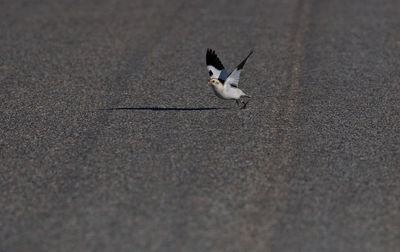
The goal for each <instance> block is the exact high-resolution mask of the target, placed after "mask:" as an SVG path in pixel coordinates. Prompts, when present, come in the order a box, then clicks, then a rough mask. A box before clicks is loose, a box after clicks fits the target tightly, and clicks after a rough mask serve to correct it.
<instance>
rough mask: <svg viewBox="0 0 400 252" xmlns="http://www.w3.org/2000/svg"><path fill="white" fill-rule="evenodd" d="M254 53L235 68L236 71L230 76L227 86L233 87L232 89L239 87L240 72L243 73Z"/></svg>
mask: <svg viewBox="0 0 400 252" xmlns="http://www.w3.org/2000/svg"><path fill="white" fill-rule="evenodd" d="M252 53H253V51H251V52H250V53H249V55H247V57H246V58H245V59H244V60H243V61H242V62H241V63H240V64H239V65H238V66H237V67H236V68H235V70H233V72H232V73H230V74H229V76H228V78H227V79H226V82H225V84H226V85H231V86H232V87H238V86H239V78H240V72H242V69H243V66H244V64H246V61H247V59H248V58H249V57H250V55H251V54H252Z"/></svg>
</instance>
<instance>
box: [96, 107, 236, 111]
mask: <svg viewBox="0 0 400 252" xmlns="http://www.w3.org/2000/svg"><path fill="white" fill-rule="evenodd" d="M228 109H231V108H218V107H200V108H188V107H182V108H176V107H171V108H164V107H132V108H129V107H119V108H102V109H98V110H106V111H112V110H136V111H140V110H142V111H143V110H144V111H206V110H228Z"/></svg>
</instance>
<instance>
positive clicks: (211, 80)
mask: <svg viewBox="0 0 400 252" xmlns="http://www.w3.org/2000/svg"><path fill="white" fill-rule="evenodd" d="M208 85H222V83H221V82H220V81H219V80H218V79H214V78H213V79H210V80H209V81H208Z"/></svg>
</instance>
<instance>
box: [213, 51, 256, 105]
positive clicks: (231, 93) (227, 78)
mask: <svg viewBox="0 0 400 252" xmlns="http://www.w3.org/2000/svg"><path fill="white" fill-rule="evenodd" d="M252 53H253V52H252V51H251V52H250V53H249V55H248V56H247V57H246V58H245V59H244V60H243V61H242V62H241V63H240V64H239V65H238V66H237V67H236V68H235V70H233V71H232V72H231V73H230V74H228V73H227V71H226V70H225V67H224V65H222V63H221V61H220V60H219V58H218V56H217V54H216V53H215V51H213V50H211V49H207V54H206V64H207V69H208V74H209V76H210V80H209V81H208V84H209V85H211V87H212V88H213V90H214V93H215V94H216V95H217V96H218V97H219V98H222V99H226V100H236V104H237V105H238V106H240V104H242V107H241V108H246V105H247V102H248V101H247V102H244V101H243V99H242V98H243V97H247V98H250V96H249V95H247V94H245V93H244V92H243V91H242V90H240V89H239V88H238V87H239V79H240V73H241V72H242V70H243V66H244V64H245V63H246V61H247V59H248V58H249V57H250V55H251V54H252Z"/></svg>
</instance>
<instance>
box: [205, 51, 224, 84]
mask: <svg viewBox="0 0 400 252" xmlns="http://www.w3.org/2000/svg"><path fill="white" fill-rule="evenodd" d="M206 64H207V69H208V75H210V78H215V79H218V80H219V81H221V82H222V83H224V82H225V80H226V78H228V72H227V71H226V70H225V67H224V65H222V63H221V61H220V60H219V58H218V56H217V54H215V51H213V50H211V49H207V54H206Z"/></svg>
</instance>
